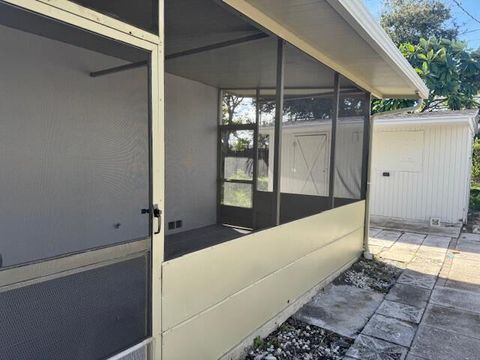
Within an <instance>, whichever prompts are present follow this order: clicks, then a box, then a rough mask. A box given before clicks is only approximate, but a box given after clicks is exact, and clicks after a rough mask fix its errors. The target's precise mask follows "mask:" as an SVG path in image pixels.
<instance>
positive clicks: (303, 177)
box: [288, 133, 328, 196]
mask: <svg viewBox="0 0 480 360" xmlns="http://www.w3.org/2000/svg"><path fill="white" fill-rule="evenodd" d="M327 144H328V141H327V134H325V133H323V134H312V135H296V136H295V138H294V142H293V164H292V165H293V166H292V168H291V172H292V174H291V176H290V178H291V179H292V183H291V186H290V189H288V190H289V191H288V192H292V193H295V194H304V195H318V196H327V195H328V159H327V155H328V146H327Z"/></svg>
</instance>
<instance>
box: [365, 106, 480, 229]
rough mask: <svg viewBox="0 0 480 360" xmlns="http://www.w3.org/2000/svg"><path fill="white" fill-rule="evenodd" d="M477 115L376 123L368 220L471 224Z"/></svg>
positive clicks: (462, 113) (388, 118) (416, 117)
mask: <svg viewBox="0 0 480 360" xmlns="http://www.w3.org/2000/svg"><path fill="white" fill-rule="evenodd" d="M477 129H478V110H465V111H442V112H429V113H417V114H406V115H405V114H403V115H392V116H384V117H377V118H376V119H375V120H374V135H373V147H372V168H371V192H370V214H371V220H372V221H373V223H375V222H382V221H384V220H385V219H393V220H395V219H401V220H402V221H405V220H407V221H409V220H411V221H415V222H418V221H420V222H426V223H430V224H431V225H440V224H443V225H448V224H458V223H462V222H463V223H465V222H466V221H467V214H468V203H469V190H470V173H471V162H472V143H473V138H474V136H475V134H476V133H477Z"/></svg>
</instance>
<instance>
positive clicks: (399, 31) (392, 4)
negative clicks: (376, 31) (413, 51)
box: [380, 0, 459, 45]
mask: <svg viewBox="0 0 480 360" xmlns="http://www.w3.org/2000/svg"><path fill="white" fill-rule="evenodd" d="M384 4H385V10H384V11H383V13H382V15H381V20H380V21H381V25H382V26H383V28H384V29H385V31H386V32H387V33H388V34H389V35H390V37H391V38H392V40H393V41H394V42H395V44H397V45H400V44H404V43H411V44H417V43H418V42H419V40H420V39H421V38H425V39H429V38H431V37H436V38H443V39H449V40H454V39H456V38H457V36H458V30H459V27H458V25H457V24H455V23H454V22H453V21H452V14H451V9H450V8H449V7H448V6H447V5H446V4H445V3H444V2H443V1H441V0H385V1H384Z"/></svg>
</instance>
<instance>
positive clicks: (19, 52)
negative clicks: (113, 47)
mask: <svg viewBox="0 0 480 360" xmlns="http://www.w3.org/2000/svg"><path fill="white" fill-rule="evenodd" d="M0 46H1V48H2V49H3V51H2V56H1V58H0V64H1V66H2V68H3V69H8V71H2V72H1V74H0V83H1V87H0V169H1V171H0V189H2V190H1V191H2V195H1V201H0V228H1V229H2V241H1V244H0V254H1V256H2V258H3V267H8V266H13V265H18V264H23V263H28V262H31V261H39V260H42V259H47V258H51V257H55V256H59V255H64V254H68V253H74V252H81V251H85V250H88V249H92V248H96V247H102V246H108V245H114V244H118V243H122V242H126V241H131V240H136V239H141V238H146V237H148V236H149V220H148V215H143V214H141V209H142V208H147V207H148V205H149V140H148V139H149V125H148V70H147V68H146V67H143V68H138V69H134V70H129V71H124V72H120V73H115V74H111V75H109V76H104V77H96V78H93V77H90V72H93V71H97V70H102V69H105V68H109V67H113V66H118V65H122V64H125V61H123V60H119V59H117V58H114V57H110V56H106V55H103V54H100V53H96V52H93V51H90V50H86V49H83V48H80V47H76V46H72V45H68V44H66V43H63V42H59V41H55V40H51V39H47V38H44V37H40V36H37V35H33V34H30V33H26V32H22V31H18V30H14V29H12V28H8V27H4V26H0Z"/></svg>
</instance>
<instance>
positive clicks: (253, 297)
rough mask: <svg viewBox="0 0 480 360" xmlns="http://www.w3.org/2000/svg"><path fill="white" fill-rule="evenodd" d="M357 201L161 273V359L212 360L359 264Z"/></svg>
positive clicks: (176, 264) (200, 255)
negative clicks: (337, 274)
mask: <svg viewBox="0 0 480 360" xmlns="http://www.w3.org/2000/svg"><path fill="white" fill-rule="evenodd" d="M364 211H365V203H364V202H363V201H361V202H358V203H355V204H351V205H348V206H344V207H341V208H338V209H334V210H330V211H326V212H323V213H321V214H318V215H315V216H311V217H308V218H305V219H302V220H298V221H295V222H292V223H289V224H285V225H282V226H278V227H275V228H272V229H268V230H265V231H261V232H258V233H255V234H252V235H249V236H245V237H243V238H240V239H237V240H234V241H231V242H228V243H224V244H221V245H218V246H215V247H212V248H209V249H206V250H203V251H199V252H196V253H193V254H190V255H187V256H184V257H181V258H178V259H175V260H172V261H169V262H166V263H164V265H163V293H162V309H163V311H162V314H163V323H162V325H163V326H162V328H163V339H162V343H163V346H162V347H163V355H164V357H163V358H164V359H165V360H171V359H209V360H211V359H216V358H219V357H221V356H222V355H224V354H225V353H227V352H228V351H229V350H231V349H232V348H234V347H235V346H236V345H237V344H239V343H240V342H241V341H242V340H243V339H245V338H246V337H247V336H249V335H250V334H251V333H252V332H254V331H255V330H257V329H258V328H259V327H261V326H262V325H263V324H265V323H266V322H268V321H269V320H271V319H272V318H274V317H275V316H276V315H277V314H279V313H280V312H281V311H282V310H284V309H285V308H286V307H287V306H289V305H290V304H291V303H293V302H295V300H296V299H298V298H299V297H301V296H302V295H303V294H304V293H306V292H307V291H308V290H310V289H311V288H313V287H314V286H315V285H317V284H318V283H320V282H322V281H323V280H324V279H325V278H327V277H328V276H329V275H330V274H332V273H334V272H335V271H337V270H338V269H340V268H341V267H342V266H344V265H345V264H346V263H348V262H349V261H351V260H352V259H354V258H355V257H357V256H359V255H360V253H361V251H362V245H363V225H364V224H363V221H364Z"/></svg>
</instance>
